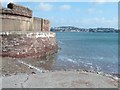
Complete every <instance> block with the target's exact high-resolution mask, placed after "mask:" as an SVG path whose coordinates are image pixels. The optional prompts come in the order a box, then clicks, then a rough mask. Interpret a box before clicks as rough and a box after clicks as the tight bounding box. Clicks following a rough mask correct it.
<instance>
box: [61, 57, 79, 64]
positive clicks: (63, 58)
mask: <svg viewBox="0 0 120 90" xmlns="http://www.w3.org/2000/svg"><path fill="white" fill-rule="evenodd" d="M60 60H62V61H69V62H72V63H74V64H77V65H78V62H77V61H75V60H73V59H71V58H68V57H60Z"/></svg>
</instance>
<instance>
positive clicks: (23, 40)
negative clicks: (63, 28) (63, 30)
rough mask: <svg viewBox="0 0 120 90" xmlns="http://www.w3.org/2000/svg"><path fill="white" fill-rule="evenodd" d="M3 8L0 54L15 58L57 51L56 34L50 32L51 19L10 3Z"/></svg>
mask: <svg viewBox="0 0 120 90" xmlns="http://www.w3.org/2000/svg"><path fill="white" fill-rule="evenodd" d="M7 7H8V8H2V9H1V12H0V16H1V17H0V20H2V31H1V32H0V40H1V43H2V44H1V45H0V47H1V48H0V49H1V52H0V55H1V56H3V57H14V58H27V57H30V58H31V57H32V58H40V57H43V56H45V55H50V54H53V53H55V52H57V49H58V45H57V42H56V34H55V33H53V32H50V21H49V20H47V19H43V18H38V17H32V10H31V9H29V8H27V7H24V6H20V5H16V4H13V3H9V4H8V5H7Z"/></svg>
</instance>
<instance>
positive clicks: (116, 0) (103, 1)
mask: <svg viewBox="0 0 120 90" xmlns="http://www.w3.org/2000/svg"><path fill="white" fill-rule="evenodd" d="M90 1H92V2H97V3H100V4H102V3H105V2H118V1H119V0H90Z"/></svg>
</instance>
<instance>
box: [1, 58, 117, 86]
mask: <svg viewBox="0 0 120 90" xmlns="http://www.w3.org/2000/svg"><path fill="white" fill-rule="evenodd" d="M8 60H9V61H8ZM12 60H13V59H8V58H3V59H2V64H3V65H2V71H3V73H2V77H0V79H2V88H117V87H118V81H117V78H115V77H113V76H110V75H107V74H102V73H98V72H96V73H95V72H89V71H84V70H60V71H50V70H43V69H41V68H37V67H34V66H32V65H30V64H29V65H28V64H26V63H23V62H18V61H16V60H15V61H14V60H13V61H12Z"/></svg>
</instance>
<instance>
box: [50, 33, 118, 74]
mask: <svg viewBox="0 0 120 90" xmlns="http://www.w3.org/2000/svg"><path fill="white" fill-rule="evenodd" d="M56 39H57V42H58V45H59V48H60V49H59V51H58V53H57V55H56V57H55V61H54V64H53V66H52V69H53V70H62V69H65V70H69V69H82V70H91V71H97V72H104V73H110V74H111V73H118V33H103V32H102V33H101V32H96V33H95V32H94V33H93V32H56Z"/></svg>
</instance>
